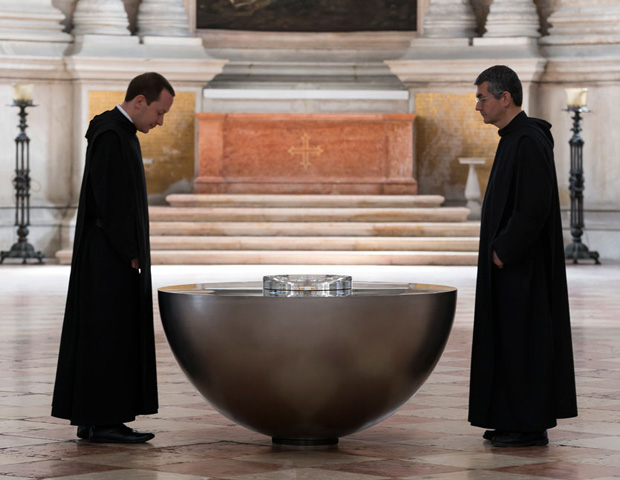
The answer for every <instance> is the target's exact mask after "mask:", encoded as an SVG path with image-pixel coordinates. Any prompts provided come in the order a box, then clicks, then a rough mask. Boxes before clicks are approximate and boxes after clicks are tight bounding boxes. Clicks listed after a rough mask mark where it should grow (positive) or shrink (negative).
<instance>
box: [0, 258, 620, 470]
mask: <svg viewBox="0 0 620 480" xmlns="http://www.w3.org/2000/svg"><path fill="white" fill-rule="evenodd" d="M328 270H329V272H328V271H327V270H326V269H325V268H324V267H323V268H322V267H316V266H314V267H307V268H300V267H269V266H261V267H254V266H239V267H230V266H224V267H207V266H197V267H176V266H158V267H155V268H154V286H155V287H160V286H164V285H174V284H181V283H193V282H196V281H232V280H260V279H261V278H262V275H263V274H271V273H302V272H303V273H320V272H321V273H343V274H344V273H346V274H350V275H353V277H354V279H357V280H382V281H408V282H422V283H439V284H445V285H453V286H456V287H458V288H459V300H458V305H457V315H456V321H455V326H454V329H453V331H452V334H451V337H450V340H449V343H448V345H447V348H446V350H445V353H444V355H443V357H442V359H441V361H440V363H439V365H438V366H437V368H436V369H435V371H434V373H433V374H432V376H431V377H430V378H429V380H428V381H427V382H426V384H425V385H424V386H423V387H422V389H421V390H420V392H419V393H418V394H417V395H416V396H415V397H414V398H412V399H411V400H410V401H409V402H408V403H407V404H406V405H405V406H403V407H402V408H401V409H400V410H399V411H398V412H397V413H396V414H394V415H393V416H392V417H390V418H388V419H387V420H385V421H384V422H382V423H380V424H378V425H376V426H374V427H372V428H370V429H368V430H366V431H363V432H361V433H358V434H355V435H351V436H350V437H345V438H343V439H341V440H340V444H339V446H338V448H332V449H319V450H305V451H299V450H290V449H278V448H273V447H272V445H271V440H270V439H269V438H267V437H264V436H261V435H259V434H256V433H253V432H251V431H248V430H246V429H244V428H242V427H239V426H237V425H235V424H233V423H232V422H231V421H229V420H227V419H226V418H224V417H223V416H221V415H220V414H218V413H216V412H215V411H213V410H212V409H211V408H210V407H209V406H208V405H207V404H206V402H204V401H203V400H202V398H201V397H200V396H199V395H198V394H196V393H195V391H194V390H193V388H192V386H191V385H190V384H189V383H188V381H187V380H186V379H185V377H184V376H183V374H182V373H181V371H180V370H179V368H178V366H177V365H176V363H175V360H174V358H173V357H172V354H171V352H170V350H169V348H168V346H167V343H166V340H165V337H164V334H163V331H162V328H161V325H160V323H159V316H158V314H156V334H157V349H158V350H157V357H158V371H159V388H160V404H161V408H160V413H159V414H158V415H154V416H151V417H144V418H140V419H139V420H137V421H136V422H135V423H133V424H132V426H133V427H135V428H138V429H142V430H145V431H153V432H155V433H156V434H157V436H156V438H155V439H154V440H153V441H152V442H150V443H148V444H142V445H133V446H118V445H91V444H88V443H85V442H83V441H79V440H77V439H76V437H75V429H74V427H70V426H68V425H67V422H65V421H60V420H57V419H54V418H52V417H50V416H49V413H50V395H51V391H52V386H53V379H54V372H55V366H56V355H57V349H58V342H59V337H60V328H61V322H62V314H63V309H64V297H65V293H66V286H67V281H68V275H69V269H68V267H62V266H55V265H50V266H34V265H28V266H17V265H13V266H9V265H4V266H0V309H1V310H0V311H1V316H0V479H12V480H19V479H33V478H34V479H55V480H59V479H63V480H64V479H66V480H117V479H118V480H197V479H212V480H216V479H217V480H224V479H227V480H293V479H295V480H297V479H299V480H380V479H392V480H395V479H402V480H404V479H433V480H461V479H469V480H520V479H521V480H525V479H539V478H540V479H543V478H544V479H567V480H582V479H583V480H585V479H591V480H605V479H612V478H620V319H619V318H618V315H619V313H618V312H620V296H619V295H618V288H619V287H620V281H619V280H620V266H619V265H603V266H590V265H578V266H573V265H571V266H569V267H568V275H569V289H570V296H571V312H572V317H573V332H574V333H573V335H574V349H575V357H576V370H577V384H578V394H579V406H580V415H579V417H577V418H575V419H570V420H563V421H560V424H559V426H558V427H557V428H555V429H553V430H552V431H550V444H549V446H548V447H533V448H527V449H496V448H493V447H491V446H490V445H489V444H488V443H485V442H483V440H482V438H481V434H482V431H481V430H480V429H477V428H474V427H471V426H470V425H469V424H468V423H467V421H466V416H467V393H468V375H469V355H470V340H471V323H472V315H473V296H474V283H475V268H473V267H361V266H360V267H341V268H337V267H329V269H328ZM360 400H363V399H360Z"/></svg>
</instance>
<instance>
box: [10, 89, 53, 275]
mask: <svg viewBox="0 0 620 480" xmlns="http://www.w3.org/2000/svg"><path fill="white" fill-rule="evenodd" d="M14 90H15V95H14V100H13V105H12V106H13V107H18V108H19V113H18V115H19V125H18V128H19V130H20V132H19V134H18V135H17V137H15V178H14V179H13V187H14V188H15V226H16V227H17V236H18V240H17V243H15V244H14V245H13V246H12V247H11V249H10V250H9V251H6V252H1V253H0V263H2V262H4V259H5V258H21V259H22V263H24V264H25V263H26V260H27V259H29V258H34V259H37V260H39V263H43V254H42V253H41V252H36V251H35V249H34V247H33V246H32V245H30V244H29V243H28V226H29V225H30V138H28V135H26V128H28V125H27V124H26V116H27V115H28V112H26V109H27V108H28V107H35V106H36V105H33V103H32V85H15V86H14Z"/></svg>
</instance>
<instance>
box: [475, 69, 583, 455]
mask: <svg viewBox="0 0 620 480" xmlns="http://www.w3.org/2000/svg"><path fill="white" fill-rule="evenodd" d="M474 84H475V85H477V92H476V101H477V105H476V110H478V111H479V112H480V113H481V115H482V118H483V120H484V123H488V124H492V125H495V126H496V127H497V128H499V135H500V137H501V139H500V141H499V145H498V147H497V152H496V154H495V160H494V162H493V168H492V170H491V174H490V177H489V183H488V186H487V190H486V193H485V196H484V202H483V206H482V219H481V228H480V249H479V256H478V278H477V284H476V303H475V316H474V335H473V348H472V360H471V384H470V397H469V421H470V422H471V424H472V425H474V426H477V427H482V428H488V429H490V430H487V431H486V432H485V433H484V435H483V437H484V438H485V439H487V440H491V442H492V444H493V445H494V446H498V447H512V446H514V447H524V446H533V445H547V444H548V442H549V440H548V436H547V429H548V428H552V427H555V426H556V420H557V419H558V418H568V417H574V416H576V415H577V399H576V392H575V373H574V367H573V352H572V341H571V330H570V317H569V309H568V293H567V286H566V267H565V261H564V247H563V238H562V226H561V222H560V206H559V198H558V187H557V179H556V173H555V165H554V159H553V137H552V136H551V131H550V128H551V125H550V124H549V123H547V122H545V121H544V120H539V119H535V118H529V117H528V116H527V115H526V114H525V112H523V111H522V109H521V104H522V99H523V93H522V87H521V82H520V81H519V78H518V77H517V74H516V73H515V72H514V71H513V70H511V69H510V68H508V67H505V66H502V65H498V66H494V67H491V68H489V69H487V70H485V71H484V72H482V73H481V74H480V75H479V76H478V78H477V79H476V81H475V82H474Z"/></svg>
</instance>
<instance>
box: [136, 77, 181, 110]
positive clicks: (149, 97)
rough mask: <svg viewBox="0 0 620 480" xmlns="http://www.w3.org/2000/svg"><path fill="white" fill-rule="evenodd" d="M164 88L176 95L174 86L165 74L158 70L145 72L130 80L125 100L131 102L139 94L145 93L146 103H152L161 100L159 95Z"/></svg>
mask: <svg viewBox="0 0 620 480" xmlns="http://www.w3.org/2000/svg"><path fill="white" fill-rule="evenodd" d="M164 88H165V89H166V90H168V92H170V95H172V96H173V97H174V88H172V85H170V82H168V80H166V79H165V78H164V77H163V75H160V74H159V73H156V72H148V73H143V74H142V75H138V76H137V77H135V78H134V79H133V80H132V81H131V82H129V86H128V87H127V93H125V101H126V102H131V101H132V100H133V99H134V98H136V97H137V96H138V95H144V98H146V103H147V104H149V105H150V104H151V102H156V101H157V100H159V95H160V94H161V91H162V90H163V89H164Z"/></svg>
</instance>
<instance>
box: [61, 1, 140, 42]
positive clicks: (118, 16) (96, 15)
mask: <svg viewBox="0 0 620 480" xmlns="http://www.w3.org/2000/svg"><path fill="white" fill-rule="evenodd" d="M73 25H74V27H73V31H72V33H73V34H74V35H122V36H129V35H130V32H129V19H128V18H127V12H126V11H125V6H124V4H123V2H122V0H78V2H77V5H76V6H75V13H74V14H73Z"/></svg>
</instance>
